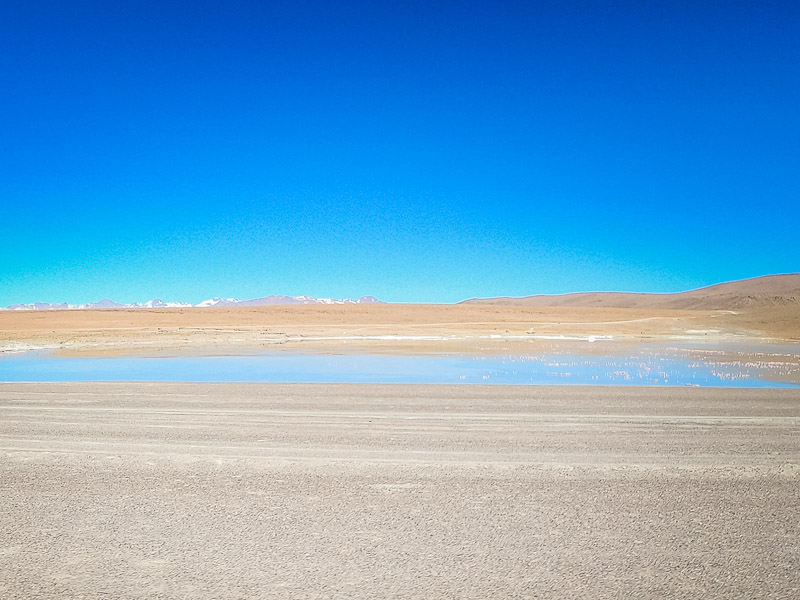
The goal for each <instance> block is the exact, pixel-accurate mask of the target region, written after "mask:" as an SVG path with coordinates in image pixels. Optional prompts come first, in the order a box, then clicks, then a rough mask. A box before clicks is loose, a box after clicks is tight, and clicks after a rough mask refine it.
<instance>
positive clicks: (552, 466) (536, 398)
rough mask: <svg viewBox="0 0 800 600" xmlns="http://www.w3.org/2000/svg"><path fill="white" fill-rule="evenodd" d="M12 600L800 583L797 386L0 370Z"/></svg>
mask: <svg viewBox="0 0 800 600" xmlns="http://www.w3.org/2000/svg"><path fill="white" fill-rule="evenodd" d="M0 481H1V482H2V489H1V492H0V539H2V540H3V541H2V546H0V596H2V597H5V598H29V597H38V598H101V597H102V598H107V597H112V598H141V597H148V598H269V597H274V598H292V597H295V598H306V597H334V598H336V597H338V598H345V597H347V598H371V597H375V598H391V597H394V598H414V597H418V598H422V597H425V598H430V597H453V598H456V597H458V598H488V597H492V598H497V597H565V598H566V597H568V598H618V597H631V598H659V597H670V598H681V597H684V598H698V597H704V598H795V597H797V596H798V594H800V568H798V567H800V391H798V390H720V389H675V388H671V389H665V388H659V389H656V388H591V387H483V386H459V387H455V386H452V387H451V386H392V385H276V384H162V383H94V384H87V383H74V384H69V383H62V384H7V383H6V384H0Z"/></svg>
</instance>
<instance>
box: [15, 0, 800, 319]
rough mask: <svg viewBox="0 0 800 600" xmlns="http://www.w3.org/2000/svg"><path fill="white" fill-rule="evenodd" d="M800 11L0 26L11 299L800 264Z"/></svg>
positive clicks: (452, 284)
mask: <svg viewBox="0 0 800 600" xmlns="http://www.w3.org/2000/svg"><path fill="white" fill-rule="evenodd" d="M798 40H800V3H797V2H791V1H788V0H787V1H785V2H770V1H759V2H755V1H752V2H738V1H735V0H730V1H720V2H702V1H700V2H697V1H692V2H680V1H674V0H668V1H664V2H648V1H646V0H634V1H630V2H626V1H618V2H569V1H566V0H561V1H552V2H537V1H535V0H529V1H527V2H481V3H478V2H475V3H470V2H463V1H462V2H411V1H404V2H366V1H365V2H346V1H336V2H330V1H328V2H304V1H302V0H299V1H298V0H291V1H287V2H267V1H263V2H255V1H253V2H219V1H212V2H203V1H199V2H174V1H173V2H170V1H163V0H160V1H157V2H156V1H153V2H144V1H139V2H137V1H130V2H104V1H100V0H97V1H95V2H85V1H79V0H70V1H68V2H65V1H63V0H59V1H52V2H42V1H37V0H5V1H4V2H2V4H0V78H2V90H3V93H2V96H1V97H0V107H1V108H2V110H1V111H0V143H1V145H0V226H2V229H0V231H2V235H1V236H0V306H6V305H8V304H12V303H16V302H31V301H50V302H56V301H67V302H74V303H78V302H88V301H94V300H98V299H100V298H101V297H104V296H108V297H111V298H113V299H115V300H118V301H121V302H129V301H135V300H147V299H150V298H153V297H160V298H162V299H165V300H184V301H191V302H198V301H200V300H203V299H205V298H208V297H211V296H217V295H221V296H236V297H240V298H253V297H258V296H264V295H268V294H290V295H298V294H310V295H315V296H332V297H358V296H360V295H362V294H372V295H375V296H378V297H379V298H382V299H384V300H389V301H424V302H433V301H445V302H449V301H456V300H461V299H464V298H467V297H470V296H492V295H528V294H534V293H559V292H571V291H583V290H631V291H653V292H663V291H679V290H683V289H688V288H692V287H698V286H701V285H706V284H711V283H716V282H719V281H724V280H731V279H740V278H745V277H751V276H757V275H764V274H771V273H780V272H796V271H799V270H800V109H798V107H800V41H798Z"/></svg>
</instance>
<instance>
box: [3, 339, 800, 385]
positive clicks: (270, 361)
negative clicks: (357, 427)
mask: <svg viewBox="0 0 800 600" xmlns="http://www.w3.org/2000/svg"><path fill="white" fill-rule="evenodd" d="M793 351H794V354H791V353H790V354H787V355H782V354H778V355H776V354H775V350H770V352H772V354H765V353H763V352H762V358H763V360H756V359H754V358H753V356H754V355H756V354H754V352H753V351H752V350H748V353H747V355H746V356H745V355H743V356H742V357H741V360H739V359H737V357H736V353H735V352H734V353H731V352H730V351H725V352H722V351H717V350H708V351H704V350H702V349H699V350H698V349H693V348H656V347H650V348H647V347H642V348H639V349H638V350H635V351H632V352H630V353H629V354H627V355H612V356H596V355H571V354H543V355H534V354H516V355H502V356H495V355H480V356H471V355H449V354H438V355H425V356H402V355H385V354H384V355H373V354H343V355H331V354H306V353H268V354H261V355H256V356H195V357H170V358H164V357H159V358H152V357H150V358H138V357H137V358H131V357H113V358H61V357H57V356H54V355H52V354H48V353H45V352H25V353H20V354H6V355H1V356H0V381H243V382H244V381H248V382H249V381H253V382H286V383H301V382H303V383H437V384H447V383H456V384H507V385H542V384H572V385H663V386H721V387H800V386H797V385H796V384H792V383H789V382H791V381H792V380H794V381H797V380H798V378H800V354H798V349H797V348H793ZM717 352H719V354H717ZM776 356H777V357H778V358H775V357H776ZM787 357H788V358H787Z"/></svg>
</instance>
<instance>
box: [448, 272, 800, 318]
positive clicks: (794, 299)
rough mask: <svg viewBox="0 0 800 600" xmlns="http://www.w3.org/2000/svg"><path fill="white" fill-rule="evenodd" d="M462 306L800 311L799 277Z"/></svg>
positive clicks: (498, 300) (487, 301)
mask: <svg viewBox="0 0 800 600" xmlns="http://www.w3.org/2000/svg"><path fill="white" fill-rule="evenodd" d="M463 304H493V305H522V306H554V307H555V306H584V307H608V308H647V309H683V310H740V309H750V308H757V307H773V306H786V305H794V306H795V307H796V309H797V310H800V273H793V274H789V275H768V276H765V277H756V278H753V279H744V280H741V281H731V282H728V283H720V284H717V285H712V286H709V287H704V288H700V289H697V290H691V291H688V292H680V293H676V294H641V293H629V292H584V293H577V294H559V295H537V296H526V297H522V298H510V297H501V298H473V299H471V300H466V301H464V302H463Z"/></svg>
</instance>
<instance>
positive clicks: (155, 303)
mask: <svg viewBox="0 0 800 600" xmlns="http://www.w3.org/2000/svg"><path fill="white" fill-rule="evenodd" d="M377 303H382V302H381V300H378V299H377V298H375V297H374V296H362V297H361V298H359V299H358V300H350V299H349V298H344V299H341V300H337V299H334V298H315V297H313V296H264V297H262V298H253V299H252V300H237V299H236V298H210V299H208V300H203V301H202V302H200V303H198V304H190V303H188V302H164V301H163V300H161V299H160V298H154V299H153V300H148V301H147V302H132V303H130V304H120V303H119V302H114V301H113V300H110V299H109V298H104V299H102V300H100V301H99V302H91V303H89V304H67V303H66V302H61V303H50V302H34V303H30V304H12V305H11V306H9V307H8V308H7V309H0V310H81V309H94V310H113V309H124V308H128V309H130V308H141V309H146V308H192V307H196V308H208V307H214V306H276V305H287V304H377Z"/></svg>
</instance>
